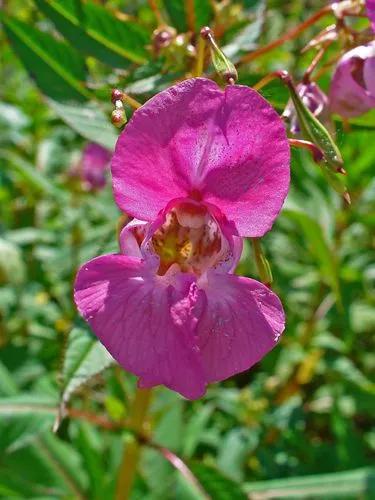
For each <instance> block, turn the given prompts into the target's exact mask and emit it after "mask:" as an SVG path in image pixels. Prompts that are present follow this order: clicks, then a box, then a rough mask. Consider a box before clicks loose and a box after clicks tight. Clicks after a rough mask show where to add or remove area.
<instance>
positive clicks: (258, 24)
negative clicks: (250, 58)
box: [223, 1, 265, 62]
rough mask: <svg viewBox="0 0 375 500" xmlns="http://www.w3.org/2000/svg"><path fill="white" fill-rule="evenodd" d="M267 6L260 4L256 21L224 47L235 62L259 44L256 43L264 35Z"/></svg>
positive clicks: (239, 32)
mask: <svg viewBox="0 0 375 500" xmlns="http://www.w3.org/2000/svg"><path fill="white" fill-rule="evenodd" d="M264 13H265V4H264V2H263V1H262V2H260V4H259V5H258V6H257V8H256V10H255V19H254V20H253V21H252V22H250V23H248V24H246V26H244V27H242V28H241V29H240V30H239V31H238V32H237V33H236V34H235V35H234V36H233V38H232V39H231V40H230V42H229V43H228V44H227V45H225V46H224V47H223V52H224V53H225V54H226V55H227V56H228V57H229V58H231V59H232V60H233V61H234V62H235V61H237V60H238V58H239V57H240V56H241V55H242V54H244V53H246V52H249V51H251V50H254V49H255V48H256V47H257V46H258V44H257V43H256V42H257V40H258V38H259V36H260V35H261V33H262V28H263V25H264V19H265V15H264Z"/></svg>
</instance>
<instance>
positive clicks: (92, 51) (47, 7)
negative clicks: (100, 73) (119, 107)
mask: <svg viewBox="0 0 375 500" xmlns="http://www.w3.org/2000/svg"><path fill="white" fill-rule="evenodd" d="M35 3H36V5H37V6H38V7H39V9H40V10H41V11H42V12H44V14H45V15H46V16H48V17H49V18H50V19H51V20H52V21H53V23H54V24H55V25H56V28H57V29H58V30H59V31H60V32H61V33H62V34H63V35H64V37H65V38H66V39H67V40H69V41H70V42H71V43H72V44H73V45H74V46H75V47H76V48H77V49H79V50H82V51H83V52H85V53H86V54H89V55H91V56H93V57H95V58H96V59H99V60H100V61H102V62H104V63H105V64H110V65H111V66H114V67H127V66H128V65H129V61H132V62H135V63H139V64H141V63H144V62H146V60H147V51H146V48H145V46H146V44H147V43H148V42H149V39H148V36H147V33H146V32H145V31H144V30H143V29H142V28H141V27H140V26H138V25H136V24H135V23H134V21H132V22H130V21H123V20H120V19H118V18H116V17H115V16H114V15H113V14H111V13H110V12H109V11H108V9H106V8H104V7H102V6H100V5H97V4H94V3H93V2H82V1H80V0H66V1H64V2H60V1H57V0H35Z"/></svg>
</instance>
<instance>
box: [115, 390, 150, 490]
mask: <svg viewBox="0 0 375 500" xmlns="http://www.w3.org/2000/svg"><path fill="white" fill-rule="evenodd" d="M150 402H151V389H137V391H136V393H135V396H134V401H133V404H132V407H131V410H130V418H129V428H130V429H131V430H133V431H134V435H133V436H131V438H130V439H129V440H128V441H127V442H126V443H125V447H124V452H123V456H122V461H121V465H120V468H119V472H118V476H117V486H116V495H115V498H116V500H128V499H129V498H130V493H131V490H132V487H133V483H134V479H135V475H136V472H137V468H138V463H139V458H140V451H141V442H140V439H139V437H138V436H139V435H142V433H143V431H144V429H145V423H146V417H147V411H148V408H149V406H150Z"/></svg>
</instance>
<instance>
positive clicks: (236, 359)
mask: <svg viewBox="0 0 375 500" xmlns="http://www.w3.org/2000/svg"><path fill="white" fill-rule="evenodd" d="M200 286H201V287H202V289H203V290H204V292H205V294H206V306H205V308H204V309H203V310H202V314H201V317H200V319H199V322H198V328H197V336H198V346H199V348H200V355H201V358H202V363H203V366H204V371H205V377H206V379H207V382H217V381H220V380H224V379H226V378H228V377H231V376H232V375H235V374H236V373H239V372H242V371H245V370H248V369H249V368H250V367H251V366H252V365H254V364H255V363H257V362H258V361H259V360H260V359H261V358H262V357H263V356H264V355H265V354H267V352H268V351H270V350H271V349H272V348H273V347H274V346H275V345H276V343H277V340H278V338H279V337H280V335H281V333H282V332H283V330H284V326H285V317H284V311H283V307H282V305H281V302H280V300H279V298H278V297H277V295H275V294H274V293H273V292H272V291H271V290H269V289H268V288H267V287H266V286H264V285H262V283H259V282H258V281H255V280H253V279H250V278H243V277H240V276H235V275H231V274H221V273H215V272H211V273H209V275H208V279H207V282H206V283H204V284H201V285H200Z"/></svg>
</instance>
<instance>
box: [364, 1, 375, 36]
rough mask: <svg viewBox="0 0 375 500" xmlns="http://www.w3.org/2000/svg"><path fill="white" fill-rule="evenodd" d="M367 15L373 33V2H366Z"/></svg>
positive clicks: (374, 21) (374, 23)
mask: <svg viewBox="0 0 375 500" xmlns="http://www.w3.org/2000/svg"><path fill="white" fill-rule="evenodd" d="M366 9H367V15H368V18H369V19H370V22H371V26H372V29H373V30H374V32H375V0H366Z"/></svg>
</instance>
